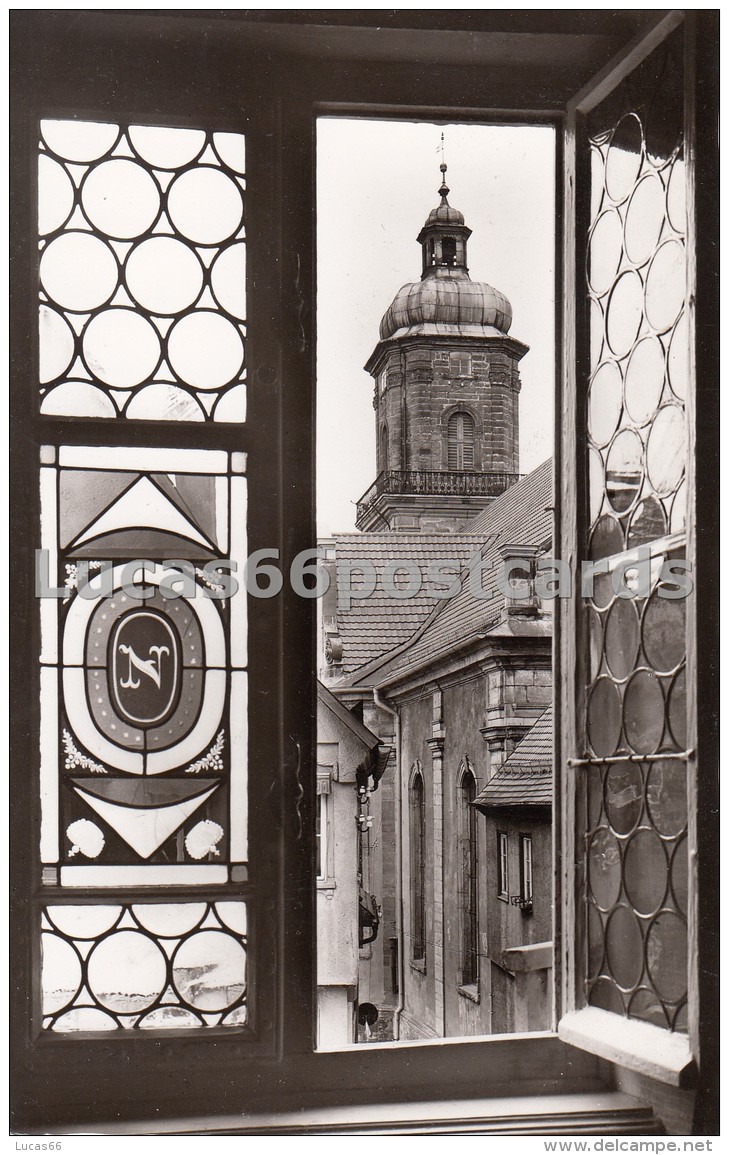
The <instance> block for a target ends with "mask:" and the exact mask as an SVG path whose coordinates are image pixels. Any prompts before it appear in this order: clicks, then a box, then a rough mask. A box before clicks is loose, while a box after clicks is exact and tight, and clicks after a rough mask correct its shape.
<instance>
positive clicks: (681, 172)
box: [666, 156, 686, 233]
mask: <svg viewBox="0 0 729 1155" xmlns="http://www.w3.org/2000/svg"><path fill="white" fill-rule="evenodd" d="M666 207H667V209H668V219H669V221H670V222H671V224H672V225H673V227H674V229H675V230H676V232H677V233H683V232H685V230H686V167H685V165H684V162H683V160H682V158H681V157H680V156H677V157H676V159H675V160H674V162H673V164H672V165H671V175H670V176H669V178H668V190H667V193H666Z"/></svg>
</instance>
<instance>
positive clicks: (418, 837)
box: [410, 769, 425, 962]
mask: <svg viewBox="0 0 729 1155" xmlns="http://www.w3.org/2000/svg"><path fill="white" fill-rule="evenodd" d="M410 945H411V951H412V958H413V961H415V962H422V961H424V959H425V784H424V782H423V775H422V774H421V772H420V770H419V769H417V770H416V771H415V773H414V774H413V777H412V780H411V782H410Z"/></svg>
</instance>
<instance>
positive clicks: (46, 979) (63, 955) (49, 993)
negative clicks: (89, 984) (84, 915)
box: [41, 933, 81, 1015]
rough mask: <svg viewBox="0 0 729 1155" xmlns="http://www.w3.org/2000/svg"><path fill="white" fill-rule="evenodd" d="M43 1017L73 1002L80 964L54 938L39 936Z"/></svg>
mask: <svg viewBox="0 0 729 1155" xmlns="http://www.w3.org/2000/svg"><path fill="white" fill-rule="evenodd" d="M41 958H42V969H41V990H42V991H43V1014H44V1015H53V1014H55V1013H56V1011H60V1010H61V1009H62V1008H63V1007H67V1006H68V1004H69V1003H71V1002H73V1000H74V999H75V997H76V995H77V994H78V991H79V987H80V986H81V960H80V958H79V957H78V955H77V953H76V951H75V950H74V949H73V947H72V946H71V944H70V943H68V942H66V940H65V939H62V938H60V937H59V936H58V935H57V934H45V933H44V934H42V935H41Z"/></svg>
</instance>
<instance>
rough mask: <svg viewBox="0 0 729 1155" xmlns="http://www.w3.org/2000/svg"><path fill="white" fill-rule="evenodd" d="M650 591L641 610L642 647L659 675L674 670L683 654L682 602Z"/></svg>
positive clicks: (683, 603) (684, 621) (684, 645)
mask: <svg viewBox="0 0 729 1155" xmlns="http://www.w3.org/2000/svg"><path fill="white" fill-rule="evenodd" d="M658 595H659V591H658V590H654V592H653V593H652V594H651V596H650V599H649V600H648V603H647V605H646V607H645V610H644V611H643V648H644V650H645V653H646V657H647V658H648V661H649V662H650V664H651V665H652V667H653V669H654V670H656V671H657V672H658V673H659V674H667V673H668V672H669V671H670V670H675V668H676V666H678V665H679V663H680V662H682V661H683V658H684V656H685V654H686V602H685V600H684V598H677V599H676V600H673V599H669V598H662V597H659V596H658Z"/></svg>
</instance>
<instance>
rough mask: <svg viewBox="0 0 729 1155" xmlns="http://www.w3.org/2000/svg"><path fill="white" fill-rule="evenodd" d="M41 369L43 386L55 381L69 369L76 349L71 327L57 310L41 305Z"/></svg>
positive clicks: (39, 326)
mask: <svg viewBox="0 0 729 1155" xmlns="http://www.w3.org/2000/svg"><path fill="white" fill-rule="evenodd" d="M38 340H39V362H40V364H39V369H40V380H41V384H43V385H45V384H46V382H47V381H54V380H55V379H56V377H60V376H61V374H62V373H65V371H66V369H68V367H69V365H70V364H71V361H72V360H73V354H74V349H75V347H76V346H75V339H74V335H73V330H72V329H71V326H70V325H69V324H68V323H67V322H66V321H64V319H63V317H62V316H61V314H60V313H57V312H56V310H55V309H49V308H48V306H47V305H41V307H40V311H39V314H38Z"/></svg>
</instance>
